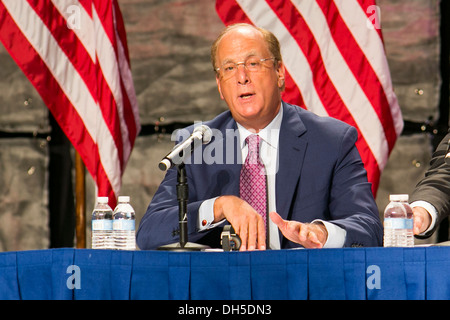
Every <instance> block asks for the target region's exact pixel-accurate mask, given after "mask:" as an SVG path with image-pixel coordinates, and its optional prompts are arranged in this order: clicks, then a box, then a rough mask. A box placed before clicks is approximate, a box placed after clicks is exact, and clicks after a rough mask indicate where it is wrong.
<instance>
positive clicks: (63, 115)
mask: <svg viewBox="0 0 450 320" xmlns="http://www.w3.org/2000/svg"><path fill="white" fill-rule="evenodd" d="M0 40H1V42H2V43H3V44H4V46H5V48H6V49H7V50H8V52H9V53H10V55H11V56H12V58H13V59H14V60H15V62H16V63H17V64H18V66H19V67H20V68H21V69H22V71H23V72H24V73H25V75H26V76H27V78H28V79H29V80H30V81H31V83H32V84H33V85H34V87H35V88H36V89H37V91H38V92H39V94H40V96H41V97H42V99H43V101H44V103H45V104H46V105H47V106H48V108H49V109H50V111H51V113H52V114H53V116H54V117H55V119H56V120H57V121H58V124H59V125H60V127H61V128H62V130H63V131H64V133H65V134H66V136H67V137H68V139H69V140H70V141H71V143H72V144H73V146H74V148H75V149H76V150H77V152H78V153H79V154H80V156H81V158H82V159H83V162H84V164H85V166H86V168H87V169H88V171H89V172H90V174H91V175H92V177H93V179H94V181H95V183H96V187H97V193H98V195H99V196H108V197H109V204H110V205H111V206H113V207H114V206H115V205H116V201H117V200H116V199H117V196H118V195H119V192H120V188H121V183H122V174H123V171H124V168H125V166H126V163H127V161H128V159H129V157H130V153H131V150H132V148H133V146H134V141H135V139H136V137H137V135H138V133H139V130H140V122H139V113H138V107H137V100H136V94H135V91H134V86H133V81H132V76H131V70H130V59H129V56H128V47H127V40H126V33H125V28H124V23H123V20H122V15H121V12H120V8H119V5H118V3H117V1H115V0H108V1H105V0H79V1H77V0H28V1H25V0H20V1H17V0H1V1H0Z"/></svg>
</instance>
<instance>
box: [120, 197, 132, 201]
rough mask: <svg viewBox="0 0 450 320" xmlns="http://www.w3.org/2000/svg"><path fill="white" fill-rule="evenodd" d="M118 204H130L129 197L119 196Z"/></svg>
mask: <svg viewBox="0 0 450 320" xmlns="http://www.w3.org/2000/svg"><path fill="white" fill-rule="evenodd" d="M119 202H130V197H129V196H119Z"/></svg>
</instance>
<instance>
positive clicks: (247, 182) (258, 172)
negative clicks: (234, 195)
mask: <svg viewBox="0 0 450 320" xmlns="http://www.w3.org/2000/svg"><path fill="white" fill-rule="evenodd" d="M245 141H246V142H247V145H248V155H247V159H245V163H244V165H243V166H242V169H241V177H240V193H241V199H243V200H245V201H247V202H248V203H249V204H250V205H251V206H252V207H253V208H254V209H255V210H256V211H257V212H258V213H259V214H260V215H261V216H262V217H263V219H264V224H265V223H266V214H267V184H266V169H265V168H264V164H263V163H262V162H261V159H260V157H259V142H260V137H259V136H258V135H256V134H252V135H250V136H248V137H247V138H246V139H245Z"/></svg>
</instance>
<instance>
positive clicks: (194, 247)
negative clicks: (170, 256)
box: [158, 242, 210, 252]
mask: <svg viewBox="0 0 450 320" xmlns="http://www.w3.org/2000/svg"><path fill="white" fill-rule="evenodd" d="M206 249H210V247H208V246H205V245H202V244H197V243H192V242H186V244H185V245H184V246H183V247H182V246H181V243H179V242H177V243H172V244H167V245H164V246H161V247H159V248H158V250H166V251H178V252H186V251H203V250H206Z"/></svg>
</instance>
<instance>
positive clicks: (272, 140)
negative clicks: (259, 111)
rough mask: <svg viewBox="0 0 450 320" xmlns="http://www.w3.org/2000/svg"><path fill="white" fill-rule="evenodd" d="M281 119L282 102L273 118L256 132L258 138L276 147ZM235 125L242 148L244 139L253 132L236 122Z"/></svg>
mask: <svg viewBox="0 0 450 320" xmlns="http://www.w3.org/2000/svg"><path fill="white" fill-rule="evenodd" d="M282 120H283V103H281V107H280V110H279V111H278V113H277V115H276V116H275V118H273V120H272V121H271V122H270V123H269V124H268V125H267V126H266V127H265V128H264V129H262V130H260V131H259V132H258V135H259V136H260V138H261V139H262V140H264V141H265V142H266V143H268V144H269V145H270V146H272V147H274V148H277V147H278V137H279V133H280V128H281V121H282ZM237 127H238V130H239V143H240V146H241V149H243V148H244V147H245V139H246V138H247V137H248V136H249V135H251V134H254V132H251V131H249V130H247V129H246V128H244V127H243V126H242V125H241V124H239V123H237Z"/></svg>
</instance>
